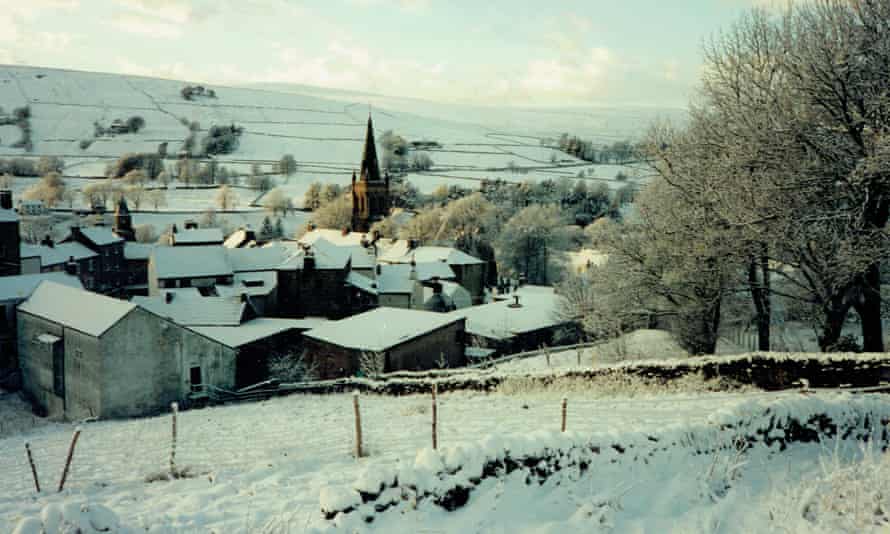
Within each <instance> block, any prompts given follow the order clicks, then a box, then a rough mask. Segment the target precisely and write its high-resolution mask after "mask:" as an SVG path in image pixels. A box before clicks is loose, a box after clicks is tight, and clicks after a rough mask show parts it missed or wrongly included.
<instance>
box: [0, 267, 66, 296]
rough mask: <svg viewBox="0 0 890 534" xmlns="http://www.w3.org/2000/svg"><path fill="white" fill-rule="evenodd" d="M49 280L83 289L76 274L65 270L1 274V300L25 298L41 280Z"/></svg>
mask: <svg viewBox="0 0 890 534" xmlns="http://www.w3.org/2000/svg"><path fill="white" fill-rule="evenodd" d="M45 280H49V281H51V282H56V283H58V284H62V285H66V286H69V287H73V288H77V289H83V284H81V283H80V279H79V278H77V277H76V276H71V275H70V274H68V273H63V272H58V271H57V272H51V273H40V274H21V275H18V276H0V301H9V300H24V299H26V298H28V297H29V296H31V293H33V292H34V290H35V289H37V286H39V285H40V283H41V282H43V281H45Z"/></svg>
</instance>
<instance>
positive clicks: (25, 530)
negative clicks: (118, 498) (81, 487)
mask: <svg viewBox="0 0 890 534" xmlns="http://www.w3.org/2000/svg"><path fill="white" fill-rule="evenodd" d="M100 532H101V533H110V534H115V533H121V534H122V533H124V532H130V530H128V529H125V528H122V527H121V524H120V519H118V516H117V514H116V513H114V511H113V510H111V509H110V508H107V507H105V506H102V505H101V504H95V503H78V502H66V503H63V504H58V503H51V504H47V505H46V506H44V507H43V510H42V511H41V512H40V517H27V518H25V519H22V520H21V521H20V522H19V524H18V526H17V527H16V529H15V530H14V531H13V534H75V533H77V534H99V533H100Z"/></svg>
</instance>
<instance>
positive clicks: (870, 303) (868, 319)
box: [854, 263, 884, 352]
mask: <svg viewBox="0 0 890 534" xmlns="http://www.w3.org/2000/svg"><path fill="white" fill-rule="evenodd" d="M854 307H855V309H856V313H858V314H859V321H860V323H861V324H862V350H863V352H884V325H883V323H882V321H881V268H880V264H878V263H875V264H873V265H872V266H870V267H869V268H868V270H867V271H866V272H865V276H864V277H863V282H862V284H861V295H860V300H858V301H857V302H856V305H855V306H854Z"/></svg>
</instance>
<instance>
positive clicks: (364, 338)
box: [303, 308, 466, 379]
mask: <svg viewBox="0 0 890 534" xmlns="http://www.w3.org/2000/svg"><path fill="white" fill-rule="evenodd" d="M303 336H304V338H305V343H304V344H305V348H306V357H307V359H308V362H309V363H310V364H312V365H314V366H315V367H316V370H317V374H318V376H319V378H322V379H327V378H339V377H344V376H355V375H367V374H369V369H368V368H367V367H368V366H367V365H365V366H363V365H362V361H363V359H364V360H365V361H366V362H367V361H371V360H373V361H374V362H375V363H374V365H373V366H374V367H376V368H377V369H376V371H378V372H387V373H388V372H392V371H400V370H408V371H416V370H423V369H436V368H439V367H460V366H462V365H464V364H465V363H466V355H465V354H464V318H463V317H454V316H451V315H450V314H440V313H434V312H427V311H420V310H409V309H402V308H377V309H375V310H372V311H369V312H365V313H362V314H359V315H354V316H352V317H349V318H347V319H343V320H340V321H330V322H328V323H325V324H324V325H322V326H320V327H318V328H314V329H312V330H309V331H308V332H305V333H304V334H303ZM362 367H365V368H364V369H363V368H362Z"/></svg>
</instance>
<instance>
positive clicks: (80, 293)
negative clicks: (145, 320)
mask: <svg viewBox="0 0 890 534" xmlns="http://www.w3.org/2000/svg"><path fill="white" fill-rule="evenodd" d="M18 309H19V310H20V311H23V312H26V313H29V314H31V315H35V316H37V317H41V318H43V319H46V320H48V321H52V322H54V323H57V324H60V325H63V326H67V327H69V328H73V329H75V330H79V331H81V332H83V333H85V334H88V335H91V336H93V337H99V336H101V335H102V334H104V333H105V332H106V331H107V330H108V329H109V328H111V327H112V326H114V325H115V324H116V323H117V322H118V321H120V320H121V319H123V318H124V317H125V316H126V315H127V314H129V313H130V312H131V311H133V310H134V309H136V305H135V304H133V303H131V302H126V301H123V300H117V299H113V298H111V297H106V296H104V295H100V294H98V293H93V292H90V291H85V290H83V289H79V288H76V287H71V286H68V285H64V284H59V283H57V282H52V281H43V282H41V283H40V285H38V286H37V289H35V290H34V292H33V293H32V294H31V297H30V298H28V300H26V301H25V302H23V303H21V304H19V308H18Z"/></svg>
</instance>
